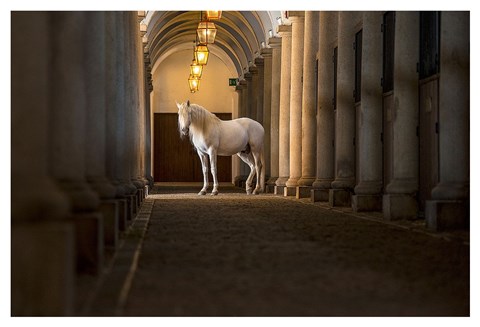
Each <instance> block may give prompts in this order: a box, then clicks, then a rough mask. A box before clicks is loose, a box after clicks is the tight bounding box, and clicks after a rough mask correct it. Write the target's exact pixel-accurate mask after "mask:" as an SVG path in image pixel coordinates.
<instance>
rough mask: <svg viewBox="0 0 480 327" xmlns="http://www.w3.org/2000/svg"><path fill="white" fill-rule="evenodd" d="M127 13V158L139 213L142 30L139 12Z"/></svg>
mask: <svg viewBox="0 0 480 327" xmlns="http://www.w3.org/2000/svg"><path fill="white" fill-rule="evenodd" d="M125 15H126V26H125V28H126V33H127V34H126V35H127V56H126V60H127V61H129V63H128V65H127V67H128V68H129V70H128V72H127V74H128V75H127V79H126V83H125V87H126V89H125V94H126V95H127V125H126V127H127V128H126V132H127V143H129V145H128V147H127V149H129V153H127V160H128V161H130V180H131V183H132V184H133V185H134V186H135V188H136V191H135V198H134V201H135V202H134V204H133V211H134V214H136V213H137V211H138V208H139V207H140V202H141V199H142V198H143V190H144V187H145V183H144V182H143V181H142V174H141V172H140V162H139V161H140V158H141V156H140V151H139V150H140V143H141V140H140V136H141V134H142V133H141V132H140V129H141V128H140V122H139V117H140V111H141V110H140V101H139V91H140V85H139V76H138V69H139V67H138V54H139V53H138V42H139V41H140V30H139V26H138V24H137V12H136V11H127V12H125Z"/></svg>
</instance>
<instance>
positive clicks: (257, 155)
mask: <svg viewBox="0 0 480 327" xmlns="http://www.w3.org/2000/svg"><path fill="white" fill-rule="evenodd" d="M261 155H262V154H261V153H260V152H253V159H254V160H255V170H256V173H257V186H256V187H255V190H254V191H253V194H259V193H261V192H263V188H262V183H261V181H260V178H261V173H262V158H261Z"/></svg>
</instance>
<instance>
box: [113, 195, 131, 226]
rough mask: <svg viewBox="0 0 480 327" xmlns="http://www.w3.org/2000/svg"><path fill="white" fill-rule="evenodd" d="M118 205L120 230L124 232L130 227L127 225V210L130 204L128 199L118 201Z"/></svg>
mask: <svg viewBox="0 0 480 327" xmlns="http://www.w3.org/2000/svg"><path fill="white" fill-rule="evenodd" d="M116 201H117V203H118V229H119V230H121V231H124V230H126V229H127V227H128V223H127V216H128V215H127V209H128V204H127V200H126V199H116Z"/></svg>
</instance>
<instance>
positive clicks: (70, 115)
mask: <svg viewBox="0 0 480 327" xmlns="http://www.w3.org/2000/svg"><path fill="white" fill-rule="evenodd" d="M207 14H211V13H207V11H187V10H185V11H71V12H64V11H41V12H40V11H36V12H35V11H13V12H11V27H12V31H14V32H15V33H14V34H12V36H13V35H14V36H15V37H12V39H11V100H12V101H11V149H12V150H11V181H12V187H11V258H12V261H11V276H12V278H11V285H12V287H11V301H12V306H11V314H12V315H14V316H69V315H79V314H82V312H84V311H81V312H80V311H79V310H83V309H81V308H85V306H84V305H83V304H84V303H88V301H90V300H88V299H86V298H85V296H87V295H88V294H90V295H91V294H93V293H92V291H93V290H95V287H96V286H95V285H98V284H101V281H102V278H105V271H106V270H107V271H108V269H109V268H110V267H111V266H110V264H111V263H112V262H117V263H118V260H117V261H115V260H113V259H112V258H117V259H118V258H119V256H120V255H122V253H123V254H125V252H122V251H123V250H125V249H127V248H128V246H132V248H131V249H130V250H131V251H130V252H135V251H136V250H135V249H136V243H135V242H134V243H131V242H130V241H132V239H133V240H135V239H136V237H138V236H139V235H140V236H141V235H144V236H145V238H144V242H143V243H140V244H143V245H142V247H143V250H142V251H141V252H138V253H139V255H138V256H137V263H138V270H137V274H138V275H137V274H136V275H134V276H132V278H131V281H132V282H133V283H131V285H130V286H131V288H130V291H129V292H126V293H124V297H122V301H123V302H122V301H121V302H122V303H123V305H122V306H121V309H119V310H120V311H118V310H117V311H115V312H117V313H118V312H121V313H122V314H125V315H135V314H139V315H141V314H148V312H146V311H142V310H143V309H142V310H141V308H140V307H139V306H141V303H140V302H135V301H140V299H139V298H138V297H137V296H136V295H135V296H134V295H132V294H138V292H142V291H141V290H143V289H146V291H145V292H146V294H147V293H148V294H149V295H148V296H152V297H153V296H154V295H153V293H156V292H155V291H154V290H157V289H158V288H160V289H164V290H165V292H164V293H162V292H159V293H158V294H157V295H158V298H152V301H153V300H155V301H158V302H157V303H159V305H160V306H161V310H164V311H155V312H157V313H158V314H168V313H171V314H175V315H181V314H184V313H185V312H188V313H191V314H201V313H199V310H200V307H198V308H197V309H195V308H192V304H191V303H190V302H189V301H188V299H187V298H185V299H178V296H180V295H181V294H182V293H175V291H176V290H178V291H181V287H184V289H183V290H184V291H186V289H190V290H192V292H197V293H195V294H196V295H198V296H199V297H204V298H205V299H207V298H208V299H211V296H213V297H215V295H218V298H217V299H216V300H212V301H213V302H210V304H209V303H206V302H208V301H204V302H205V303H202V305H204V306H203V307H202V310H204V313H205V314H209V315H215V314H222V313H224V314H231V313H232V314H233V312H238V313H239V314H244V313H245V314H247V313H252V314H257V313H258V314H281V313H280V312H279V311H269V310H275V309H271V307H267V306H265V305H266V304H265V305H259V306H258V307H257V309H255V310H256V311H255V310H254V309H251V308H248V307H246V306H242V305H243V304H240V303H238V302H236V301H237V300H236V299H237V297H241V296H244V298H245V299H251V298H253V297H255V296H259V298H261V299H267V297H269V296H272V294H273V295H275V299H274V300H276V299H277V298H278V299H285V298H290V297H289V295H291V296H292V299H291V300H288V301H290V302H288V301H287V300H285V301H287V302H282V303H283V304H284V305H285V306H287V307H288V308H286V309H285V311H282V312H285V314H297V313H298V314H301V315H303V314H305V315H309V314H319V315H323V314H326V315H327V314H339V315H354V314H355V313H358V314H361V313H362V312H363V313H364V314H379V315H383V314H386V315H395V314H398V315H404V314H412V315H428V314H432V315H437V314H439V315H440V314H443V315H468V314H469V312H468V310H469V301H468V288H469V270H468V267H469V259H468V253H469V242H468V239H469V228H470V12H468V11H413V10H412V11H280V10H278V11H275V10H273V11H249V10H246V11H222V12H221V15H220V13H219V12H217V16H216V17H213V16H208V15H207ZM202 26H203V27H202ZM199 27H200V28H199ZM207 28H210V29H207ZM207 36H208V37H211V39H208V38H206V39H203V37H207ZM213 36H215V38H214V39H213ZM207 51H208V52H207ZM207 54H208V57H207ZM207 58H208V60H206V59H207ZM201 60H205V61H206V62H205V61H201ZM200 66H201V67H200ZM200 69H201V76H200V75H199V74H200V71H199V70H200ZM196 74H197V75H196ZM187 100H189V101H190V103H192V104H193V103H196V104H199V105H201V106H203V107H205V108H206V109H208V110H209V111H210V112H212V113H215V114H217V115H218V116H219V117H220V118H222V119H226V120H229V119H236V118H239V117H249V118H251V119H254V120H256V121H258V122H259V123H261V124H262V126H263V128H264V130H265V138H264V154H263V155H264V159H265V165H264V167H263V168H264V170H265V174H266V192H267V193H266V194H263V195H261V196H259V197H257V198H247V197H243V195H242V194H241V191H240V190H245V184H246V180H247V176H248V174H249V168H248V167H247V166H246V165H245V164H244V163H243V162H242V161H241V160H240V159H239V158H238V157H237V156H234V157H223V158H219V160H218V162H219V166H218V169H217V170H218V176H219V178H220V179H221V182H222V184H221V186H220V188H219V192H220V194H219V196H218V197H213V198H209V197H205V198H196V197H193V196H190V195H188V194H189V193H188V194H187V195H181V194H177V191H176V190H174V189H168V188H165V189H162V188H159V187H161V186H162V187H163V186H165V183H167V185H168V183H178V182H195V181H198V180H199V179H200V180H201V178H202V171H201V169H200V161H199V158H198V155H197V153H196V151H195V150H194V148H193V147H192V145H191V144H190V143H189V140H188V138H186V139H185V140H183V141H182V140H181V138H180V135H179V131H178V123H177V119H176V117H177V106H176V102H179V103H183V102H186V101H187ZM211 181H212V178H211V176H210V183H211ZM172 185H173V184H172ZM234 186H235V187H237V188H233V187H234ZM238 187H239V188H238ZM199 190H200V189H198V190H197V192H198V191H199ZM210 190H211V188H210ZM210 190H209V191H210ZM233 190H235V192H237V193H235V195H234V194H233V193H232V192H233ZM170 191H171V194H173V195H172V196H169V195H168V193H169V192H170ZM190 191H191V190H188V192H190ZM154 193H162V194H154ZM180 193H181V192H180ZM174 194H176V195H174ZM222 194H223V195H222ZM177 197H178V199H177ZM237 197H238V200H237ZM233 199H235V201H233ZM231 200H232V202H231ZM182 205H183V207H182ZM217 205H218V206H217ZM178 206H180V208H179V209H178V210H177V209H176V208H177V207H178ZM149 210H152V215H150V214H149ZM336 210H340V211H348V212H349V214H348V215H343V214H340V213H338V212H337V211H336ZM207 212H209V213H212V217H210V216H209V215H207V214H206V213H207ZM238 212H243V213H244V214H245V217H243V219H245V220H242V219H240V218H238V217H237V218H235V217H234V216H231V215H232V214H236V213H238ZM287 213H288V214H287ZM176 215H178V217H177V218H175V217H176ZM352 215H358V216H362V215H366V216H369V217H375V219H376V220H375V221H370V220H363V219H358V217H357V218H355V217H356V216H352ZM148 217H150V220H148ZM197 218H198V219H197ZM377 220H378V221H377ZM244 222H248V223H244ZM148 223H149V224H148ZM389 224H394V225H397V224H398V225H402V226H414V227H415V228H413V231H412V230H411V229H408V228H407V229H398V228H397V227H392V226H390V225H389ZM147 227H148V233H147ZM193 228H198V230H197V229H195V230H192V229H193ZM417 229H420V230H422V231H423V232H425V233H426V234H425V233H423V232H422V233H416V232H415V231H416V230H417ZM197 231H198V234H196V232H197ZM236 232H238V235H237V234H236ZM444 233H446V234H444ZM447 234H448V235H457V234H459V235H462V238H461V239H462V241H461V242H457V241H445V240H443V239H442V237H443V235H447ZM432 235H433V236H432ZM367 236H368V237H367ZM235 237H238V241H239V242H233V241H232V240H237V239H236V238H235ZM140 239H141V238H140ZM213 241H218V242H220V243H218V244H217V243H215V242H213ZM462 242H463V243H462ZM465 242H466V243H465ZM194 243H195V244H194ZM197 243H198V244H202V246H201V247H200V246H197V247H195V246H194V245H196V244H197ZM220 244H222V247H220ZM377 244H378V245H380V246H377ZM127 245H128V246H127ZM125 246H127V247H125ZM122 249H123V250H122ZM187 250H188V251H187ZM196 251H199V252H196ZM202 251H205V252H202ZM127 252H128V251H127ZM204 253H209V254H210V255H211V257H209V259H208V260H207V259H205V260H206V261H202V255H203V254H204ZM296 254H298V256H296ZM156 255H158V256H156ZM182 256H183V257H185V259H188V260H186V261H176V258H179V257H182ZM275 256H277V258H275ZM127 257H128V256H127ZM280 258H282V259H284V260H278V259H280ZM210 259H212V260H214V259H215V260H219V261H218V263H219V264H218V265H216V264H215V263H214V262H215V261H209V260H210ZM387 259H388V260H387ZM112 260H113V261H112ZM126 260H127V261H128V260H130V259H128V258H127V259H126ZM296 260H298V261H296ZM450 260H451V261H450ZM129 262H131V260H130V261H129ZM310 262H311V264H310ZM324 265H325V267H324ZM160 266H161V267H162V269H163V268H164V269H165V270H162V269H160V268H159V267H160ZM214 266H216V267H214ZM247 268H248V269H251V270H245V269H247ZM341 268H344V269H341ZM158 269H160V270H158ZM209 269H220V270H212V271H213V272H215V271H216V272H218V271H220V272H222V273H223V275H221V276H218V278H220V279H219V280H218V282H219V285H221V286H222V287H227V288H228V287H231V292H230V293H228V292H227V293H225V294H219V289H215V288H212V289H206V290H201V289H199V288H197V286H198V285H199V284H200V283H201V280H200V279H199V278H200V277H197V279H195V278H192V279H191V280H189V284H182V282H181V281H180V280H175V278H177V277H178V278H180V277H182V276H183V277H190V276H191V275H189V274H190V273H195V275H197V276H202V280H204V281H205V282H207V281H208V283H209V284H210V285H213V284H215V281H214V280H213V278H214V276H212V275H211V274H210V270H209ZM221 269H224V270H221ZM276 269H278V270H279V271H280V272H281V274H279V275H276V274H275V272H276ZM158 271H160V272H161V274H162V278H161V279H160V280H158V281H156V282H158V283H159V284H152V285H150V286H151V289H148V288H149V285H142V284H141V283H140V282H141V280H140V281H139V280H137V277H135V276H141V275H145V276H150V275H151V274H155V273H157V272H158ZM175 271H182V273H179V275H178V276H175V274H174V272H175ZM442 272H445V273H442ZM182 274H184V275H182ZM214 275H215V274H214ZM285 275H291V276H292V278H293V280H292V281H291V282H292V284H289V282H287V281H286V279H285V278H284V277H285ZM335 276H339V277H341V278H339V279H338V280H334V277H335ZM427 276H433V277H431V278H428V277H427ZM117 277H118V278H119V279H120V280H123V279H124V277H125V276H123V277H122V276H117ZM303 278H305V280H307V279H308V280H312V281H313V282H312V284H309V286H307V285H304V284H303V282H302V281H303ZM355 278H357V279H355ZM111 279H112V281H113V280H114V278H111ZM352 279H353V280H352ZM374 279H375V280H376V282H377V283H378V285H380V286H383V288H382V287H377V288H372V287H370V286H371V284H370V283H371V281H372V280H374ZM148 280H149V279H148V278H147V279H146V282H147V281H148ZM324 280H328V281H331V283H330V284H329V285H331V286H332V287H333V286H335V287H338V288H340V289H341V291H340V293H342V294H346V293H345V292H343V291H345V290H348V291H351V293H349V295H344V297H339V298H337V299H338V302H337V303H335V306H334V307H333V306H332V308H331V309H332V311H325V310H326V308H324V307H321V306H319V305H317V306H302V305H300V304H301V303H304V302H305V301H310V300H311V301H318V303H320V304H321V303H324V302H322V301H325V297H326V296H327V294H329V292H331V290H329V289H328V287H327V286H325V285H326V284H325V283H324V282H323V281H324ZM342 280H347V281H349V282H348V283H346V284H343V283H342ZM168 281H170V283H171V284H170V285H167V283H168ZM177 282H178V285H177V284H176V283H177ZM122 283H123V282H122V281H119V283H118V285H122ZM162 283H163V284H162ZM172 284H173V285H172ZM277 284H279V285H284V286H285V287H281V288H278V289H277V288H276V287H274V285H277ZM182 285H183V286H182ZM174 286H178V289H172V288H170V287H174ZM244 286H245V287H244ZM257 286H258V288H257ZM417 286H418V288H417ZM437 286H438V287H437ZM262 287H263V289H262ZM342 287H343V288H342ZM265 288H269V289H268V290H267V289H265ZM420 289H421V290H422V291H419V290H420ZM167 290H168V292H167ZM312 290H313V291H312ZM314 291H318V292H314ZM397 291H398V292H399V293H398V294H400V295H401V296H399V297H404V298H402V299H400V298H399V297H398V298H397V297H395V296H394V295H393V294H394V293H396V292H397ZM169 292H170V293H169ZM282 292H283V293H282ZM369 292H371V293H369ZM86 294H87V295H86ZM192 294H193V293H192ZM365 294H369V295H371V297H372V299H373V300H372V301H376V302H372V303H365V301H362V304H361V306H360V304H359V305H358V306H357V307H354V306H353V304H352V303H353V302H354V300H355V299H356V297H357V298H358V299H360V298H361V297H362V296H366V295H365ZM127 295H128V297H127ZM227 296H229V297H230V298H229V299H228V300H231V301H227V298H226V297H227ZM87 297H88V296H87ZM94 298H95V296H93V295H91V296H90V297H89V299H91V300H92V301H93V299H94ZM167 298H172V299H173V298H177V299H178V301H177V302H175V301H172V302H168V299H167ZM79 299H83V300H82V301H80V302H81V303H79V302H78V301H79ZM117 299H118V298H117V297H116V295H115V296H114V295H112V296H111V298H110V299H109V300H108V301H107V300H106V302H104V304H103V305H104V306H105V311H102V304H99V305H98V306H95V308H96V309H98V310H99V312H100V311H102V312H104V313H105V312H110V311H108V308H110V307H115V305H114V306H107V304H106V303H107V302H109V301H110V302H112V301H113V302H115V301H117ZM293 299H298V303H297V302H295V303H296V304H295V303H293ZM382 299H384V300H385V301H382ZM421 299H425V303H426V302H428V303H429V306H426V305H424V306H423V307H422V308H418V307H417V306H416V305H415V304H418V303H420V302H421V301H422V300H421ZM220 300H223V301H222V303H221V304H218V303H219V301H220ZM85 301H86V302H85ZM272 301H273V300H272ZM279 301H280V300H279ZM282 301H283V300H282ZM367 302H368V301H367ZM299 303H300V304H299ZM318 303H317V304H318ZM374 303H376V304H378V306H377V309H378V311H375V312H374V311H371V310H374V309H373V308H372V306H373V305H374ZM425 303H424V304H425ZM81 304H82V305H81ZM216 304H218V306H217V305H216ZM341 304H345V307H344V308H343V309H341V308H340V307H341ZM370 305H372V306H370ZM447 306H448V308H447ZM87 307H88V306H87ZM280 307H281V308H284V307H282V306H279V308H280ZM347 308H348V310H347ZM144 309H145V310H147V309H148V308H147V307H145V308H144ZM156 309H158V308H156ZM159 310H160V309H159ZM175 310H177V311H175ZM252 310H253V311H252ZM309 310H312V311H309ZM315 310H317V311H315ZM335 310H338V311H335ZM342 310H343V311H342ZM86 312H92V314H93V311H88V310H87V311H86Z"/></svg>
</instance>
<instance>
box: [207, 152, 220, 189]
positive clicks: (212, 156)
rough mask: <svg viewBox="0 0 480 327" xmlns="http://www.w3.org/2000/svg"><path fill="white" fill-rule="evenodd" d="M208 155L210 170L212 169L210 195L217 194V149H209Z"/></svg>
mask: <svg viewBox="0 0 480 327" xmlns="http://www.w3.org/2000/svg"><path fill="white" fill-rule="evenodd" d="M208 155H209V156H210V170H211V171H212V176H213V190H212V194H211V195H217V194H218V178H217V151H216V150H213V149H210V151H209V154H208Z"/></svg>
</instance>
